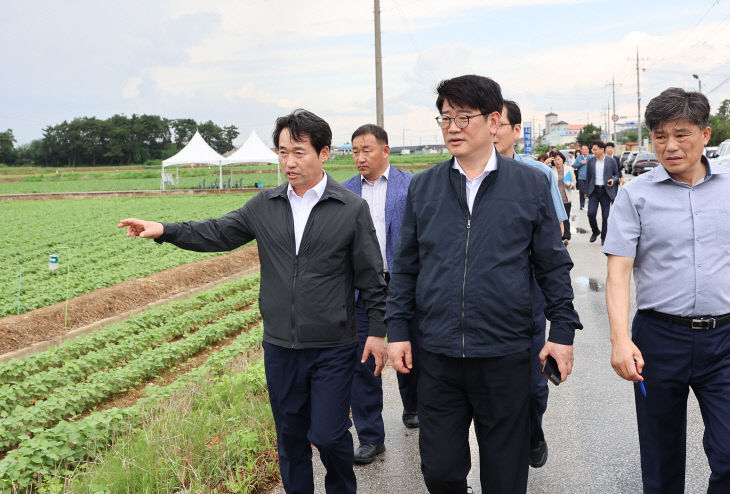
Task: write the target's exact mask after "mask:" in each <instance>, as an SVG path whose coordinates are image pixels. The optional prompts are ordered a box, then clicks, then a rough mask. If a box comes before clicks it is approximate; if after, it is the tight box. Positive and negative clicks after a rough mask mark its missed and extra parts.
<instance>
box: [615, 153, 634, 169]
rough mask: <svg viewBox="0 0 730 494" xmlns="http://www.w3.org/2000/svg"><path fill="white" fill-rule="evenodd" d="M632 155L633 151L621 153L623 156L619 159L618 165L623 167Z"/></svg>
mask: <svg viewBox="0 0 730 494" xmlns="http://www.w3.org/2000/svg"><path fill="white" fill-rule="evenodd" d="M630 155H631V151H624V152H623V153H621V157H620V158H619V159H618V166H621V167H623V166H624V164H625V163H626V160H627V159H628V157H629V156H630Z"/></svg>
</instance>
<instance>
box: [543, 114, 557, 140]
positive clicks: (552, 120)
mask: <svg viewBox="0 0 730 494" xmlns="http://www.w3.org/2000/svg"><path fill="white" fill-rule="evenodd" d="M557 122H558V114H557V113H553V112H550V113H546V114H545V135H547V134H549V133H550V132H552V131H553V126H554V125H555V124H556V123H557Z"/></svg>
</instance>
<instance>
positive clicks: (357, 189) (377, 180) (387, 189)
mask: <svg viewBox="0 0 730 494" xmlns="http://www.w3.org/2000/svg"><path fill="white" fill-rule="evenodd" d="M389 155H390V147H389V146H388V134H387V133H386V132H385V129H383V128H382V127H378V126H377V125H372V124H366V125H363V126H361V127H359V128H358V129H357V130H355V132H354V133H353V134H352V157H353V159H354V160H355V165H357V169H358V171H359V172H360V174H359V175H356V176H354V177H352V178H351V179H349V180H347V181H345V182H343V183H342V185H343V186H344V187H345V188H347V189H349V190H350V191H352V192H354V193H355V194H357V195H359V196H361V197H363V198H364V199H365V200H366V201H367V203H368V206H369V208H370V214H371V216H372V217H373V223H374V225H375V232H376V234H377V237H378V243H379V245H380V251H381V254H382V257H383V259H384V261H385V263H384V265H383V272H384V273H385V280H386V282H387V281H389V280H390V272H391V271H392V269H393V253H394V252H395V243H396V240H398V234H399V233H400V226H401V220H402V219H403V210H404V209H405V206H406V195H407V194H408V184H410V182H411V178H413V175H411V174H410V173H406V172H403V171H400V170H398V169H397V168H394V167H392V166H391V165H390V162H389V161H388V156H389ZM355 309H356V315H357V324H358V344H359V345H360V351H359V352H358V355H362V349H364V347H365V342H366V340H367V338H368V332H369V329H368V328H369V319H368V316H367V312H366V310H365V306H364V305H363V302H362V300H359V299H358V301H357V304H356V306H355ZM409 335H410V338H411V340H412V341H418V331H417V326H416V324H415V321H412V323H411V325H410V326H409ZM416 348H417V345H414V349H416ZM416 354H417V350H415V351H414V355H416ZM374 372H375V359H374V357H372V356H371V357H370V358H369V359H368V360H367V361H366V362H359V363H358V364H357V365H356V366H355V376H354V378H353V381H352V403H351V406H352V420H353V422H355V430H357V436H358V439H359V440H360V447H358V448H357V450H356V451H355V463H358V464H367V463H370V462H372V461H373V460H374V459H375V457H376V456H377V455H378V454H380V453H382V452H384V451H385V444H384V442H385V429H384V426H383V417H382V412H383V383H382V380H381V377H380V376H379V375H378V376H376V375H374ZM417 379H418V367H417V366H415V367H414V368H413V369H412V371H411V372H410V373H409V374H401V373H398V387H399V388H400V395H401V400H402V402H403V417H402V418H403V423H404V425H405V426H406V427H409V428H415V427H418V415H417V412H416V406H417V403H418V394H417V391H416V383H417Z"/></svg>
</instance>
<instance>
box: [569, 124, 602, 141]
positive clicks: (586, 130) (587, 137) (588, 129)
mask: <svg viewBox="0 0 730 494" xmlns="http://www.w3.org/2000/svg"><path fill="white" fill-rule="evenodd" d="M600 138H601V128H600V127H596V126H595V125H593V124H588V125H586V126H585V127H583V130H581V131H580V134H578V137H576V138H575V140H576V141H578V144H580V145H581V146H582V145H583V144H586V145H588V146H590V145H591V144H592V143H593V141H596V140H598V139H600Z"/></svg>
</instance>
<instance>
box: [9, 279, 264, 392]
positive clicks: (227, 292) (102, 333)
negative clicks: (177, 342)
mask: <svg viewBox="0 0 730 494" xmlns="http://www.w3.org/2000/svg"><path fill="white" fill-rule="evenodd" d="M258 282H259V276H258V274H256V275H253V276H247V277H244V278H239V279H237V280H233V281H229V282H227V283H224V284H222V285H219V286H217V287H215V288H212V289H210V290H207V291H205V292H200V293H196V294H194V295H193V296H192V297H190V298H188V299H185V300H180V301H175V302H171V303H169V304H166V305H164V306H160V307H153V308H151V309H148V310H146V311H144V312H142V313H139V314H135V315H133V316H131V317H129V318H128V319H126V320H125V321H123V322H121V323H116V324H111V325H109V326H106V327H105V328H103V329H101V330H97V331H94V332H92V333H89V334H86V335H82V336H79V337H78V338H76V339H74V340H68V341H66V342H64V343H62V344H61V345H59V346H58V347H52V348H50V349H48V350H46V351H43V352H39V353H36V354H33V355H29V356H28V357H26V358H25V359H24V360H18V359H13V360H10V361H8V362H0V384H18V383H20V382H22V381H23V380H25V379H26V378H27V377H28V376H33V375H36V374H38V373H40V372H43V371H46V370H47V369H50V368H54V367H60V366H62V365H64V364H65V363H67V362H69V361H72V360H75V359H78V358H79V357H81V356H83V355H85V354H86V353H88V352H92V351H95V350H99V349H102V348H104V347H107V346H110V345H115V344H118V343H119V342H120V341H123V340H124V339H126V338H128V337H129V336H131V335H134V334H136V333H138V332H139V331H141V330H148V329H151V328H155V327H159V326H161V325H163V324H166V323H167V322H168V321H171V320H174V319H176V318H177V317H179V315H180V314H184V313H188V312H191V311H197V310H199V309H200V308H201V307H205V306H206V305H208V304H211V303H218V302H220V301H224V300H227V299H228V298H229V297H230V296H231V295H232V294H236V293H238V292H241V291H246V290H249V289H250V288H252V287H253V288H256V287H258ZM0 389H3V388H0ZM0 401H2V394H1V393H0Z"/></svg>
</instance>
